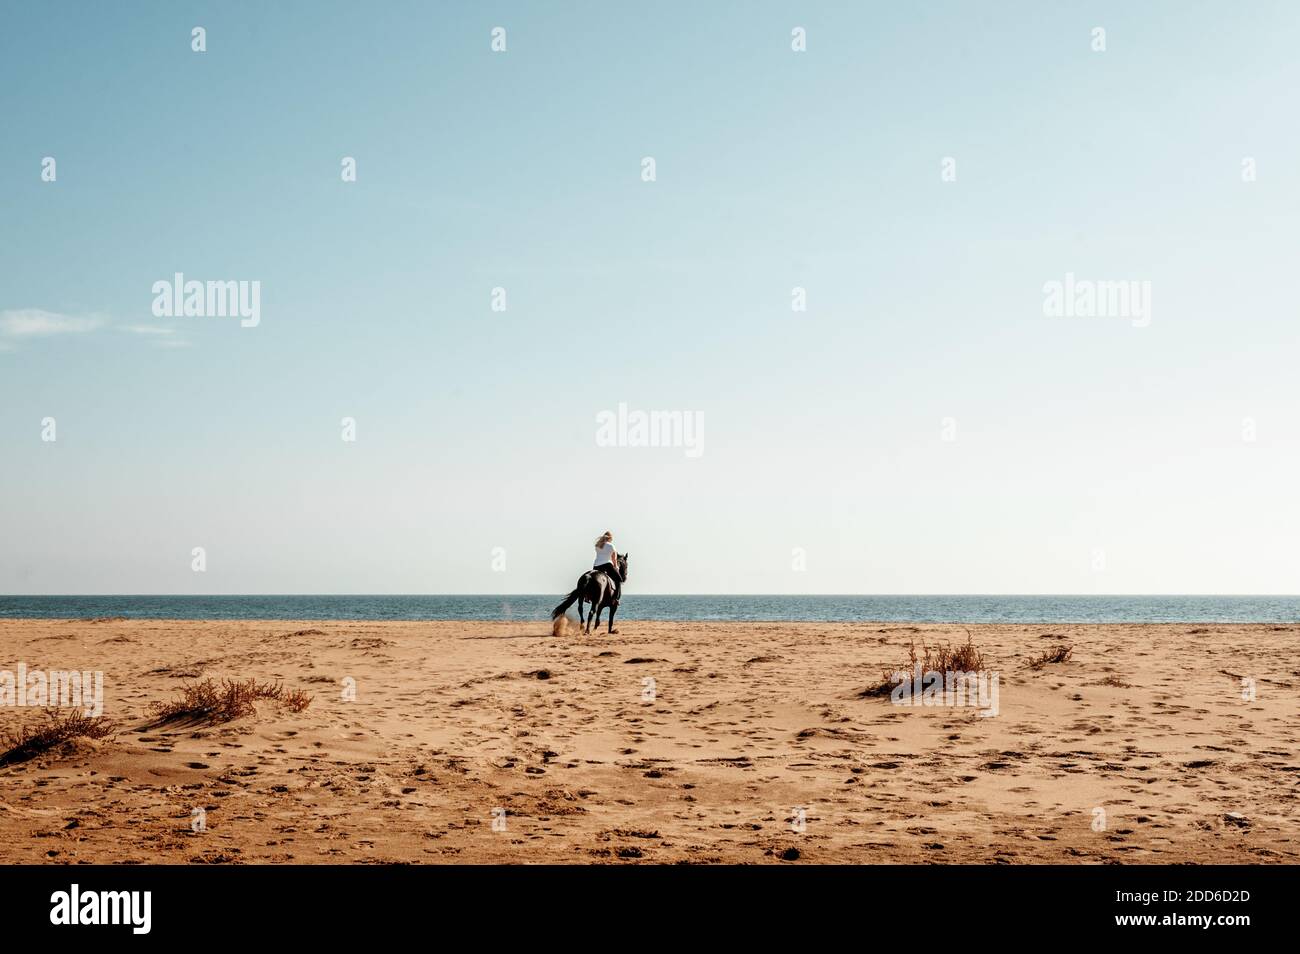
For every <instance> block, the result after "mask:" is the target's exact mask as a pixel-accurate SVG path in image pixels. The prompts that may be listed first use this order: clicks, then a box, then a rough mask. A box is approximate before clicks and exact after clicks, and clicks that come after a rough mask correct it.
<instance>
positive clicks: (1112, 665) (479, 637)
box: [0, 620, 1300, 863]
mask: <svg viewBox="0 0 1300 954" xmlns="http://www.w3.org/2000/svg"><path fill="white" fill-rule="evenodd" d="M620 623H621V628H622V630H623V633H622V635H620V636H615V637H607V636H600V637H595V636H593V637H587V638H584V637H580V636H555V635H553V634H552V632H551V629H550V626H549V624H545V623H532V624H513V623H466V622H432V623H430V622H419V623H413V622H400V623H386V622H361V623H354V622H329V621H325V622H312V621H303V622H283V621H278V622H247V621H225V622H176V621H124V620H115V621H100V622H90V621H59V620H36V621H17V620H4V621H0V650H2V651H0V669H9V670H14V669H15V668H16V666H17V664H18V663H19V662H23V663H25V664H26V665H27V666H28V667H29V668H37V667H45V668H55V669H72V668H76V669H83V670H86V669H91V670H103V672H104V691H105V710H104V713H105V715H106V716H107V717H109V718H111V719H113V720H114V721H115V722H117V723H118V724H119V726H120V731H119V732H118V734H117V735H116V736H115V737H114V738H112V739H108V740H103V741H95V740H78V741H75V742H69V743H65V744H63V745H62V746H59V747H57V748H55V749H54V750H52V751H50V752H48V753H46V754H44V755H42V756H39V757H37V758H35V759H33V760H30V761H27V762H23V763H20V764H17V765H11V766H7V767H4V768H0V861H3V862H5V863H18V862H53V863H75V862H144V863H149V862H168V863H176V862H210V863H239V862H245V863H253V862H257V863H266V862H272V863H273V862H296V863H312V862H326V863H338V862H349V863H351V862H395V861H400V862H437V863H449V862H570V863H571V862H618V863H623V862H628V861H642V862H682V861H686V862H719V861H721V862H749V863H791V862H794V863H805V862H829V863H839V862H877V863H889V862H899V863H936V862H943V863H953V862H959V863H989V862H996V863H1025V862H1116V861H1118V862H1147V863H1150V862H1189V861H1190V862H1229V863H1242V862H1246V863H1250V862H1296V861H1298V860H1300V822H1298V821H1297V815H1298V812H1297V807H1298V806H1297V796H1298V795H1300V745H1298V743H1300V716H1298V713H1300V705H1298V703H1300V690H1298V687H1300V660H1298V659H1297V654H1296V651H1295V650H1296V647H1297V635H1298V634H1300V627H1297V626H1286V627H1277V626H1268V625H1239V626H1220V625H1213V624H1201V625H1177V626H1175V625H1158V626H1157V625H1105V626H1062V625H1043V626H971V627H969V629H970V631H971V633H972V634H973V638H974V641H975V643H976V644H977V645H979V646H980V647H981V648H982V649H984V651H985V652H986V654H987V655H988V657H989V663H990V665H991V666H992V667H993V668H994V669H996V670H997V671H998V672H999V674H1000V699H999V714H998V715H997V716H995V717H991V718H983V717H980V716H979V715H978V714H977V712H976V711H975V710H973V709H970V708H952V707H933V708H912V707H902V706H896V705H893V704H891V702H890V700H889V699H888V698H879V697H875V698H862V697H861V696H860V692H861V690H862V689H864V688H865V687H867V686H869V685H872V684H873V683H877V682H879V681H880V676H881V671H882V670H883V669H884V668H886V667H893V665H894V664H896V663H897V662H899V661H900V660H901V659H903V658H905V656H906V651H907V646H908V643H909V641H911V640H913V639H917V640H921V639H924V640H926V641H927V642H930V643H934V642H942V641H945V640H946V641H952V642H961V641H964V640H965V631H964V630H963V629H962V628H961V627H954V626H941V625H940V626H905V625H893V624H867V625H846V624H818V623H803V624H787V623H771V624H766V623H749V624H705V623H700V624H685V623H646V622H638V621H634V620H626V621H623V620H620ZM1061 643H1067V644H1072V645H1073V646H1074V653H1073V656H1072V658H1071V659H1070V660H1069V661H1068V662H1064V663H1051V664H1047V665H1045V666H1043V667H1042V668H1041V669H1038V670H1034V669H1031V668H1030V667H1029V665H1028V663H1029V661H1030V660H1031V659H1033V658H1034V657H1036V656H1038V655H1040V654H1041V653H1042V652H1043V650H1044V648H1046V647H1048V646H1054V645H1058V644H1061ZM205 677H213V678H221V677H230V678H249V677H256V678H258V679H262V680H281V681H283V683H284V684H285V686H286V687H287V688H302V689H306V690H308V691H309V692H311V693H312V694H313V696H314V699H313V701H312V703H311V705H310V707H309V708H307V709H306V710H305V711H303V712H298V713H294V712H290V711H288V710H287V709H286V708H284V707H281V706H278V705H276V704H274V703H269V702H268V703H262V704H260V705H259V708H258V711H257V713H256V714H255V715H251V716H247V717H245V718H242V719H239V720H237V721H234V722H230V723H226V724H223V725H213V726H206V725H197V726H196V725H164V726H152V727H150V723H151V721H153V720H151V718H150V714H149V704H150V703H153V702H159V701H165V700H169V699H172V698H174V697H175V696H176V695H177V692H178V689H179V688H180V687H181V686H182V685H184V684H185V683H187V682H191V681H193V680H195V679H199V678H205ZM1243 677H1249V678H1252V679H1254V680H1255V687H1256V697H1255V699H1254V700H1253V701H1250V700H1247V699H1243V694H1242V686H1243V683H1242V678H1243ZM345 680H355V689H356V697H355V701H347V700H345V699H344V698H343V688H344V687H345V685H350V683H345ZM651 680H652V681H651ZM651 689H652V690H653V692H651ZM36 714H37V713H36V712H35V711H34V710H31V709H16V708H0V729H12V728H14V727H15V726H16V725H17V724H18V723H19V722H21V721H23V720H25V719H26V720H31V719H33V718H34V717H35V715H36ZM196 809H202V811H203V815H204V818H205V822H206V830H204V831H198V832H196V831H194V830H192V827H191V822H192V819H193V818H194V817H195V810H196ZM800 809H802V811H803V814H802V818H803V821H804V825H803V830H802V831H796V830H792V828H794V827H798V819H799V818H800V814H799V810H800ZM1098 809H1100V810H1102V812H1104V819H1103V816H1101V815H1099V814H1098V812H1097V810H1098ZM502 812H504V814H502ZM494 817H495V818H498V819H500V818H504V830H503V831H502V830H496V829H497V828H500V827H501V826H500V822H499V821H498V824H497V826H496V827H495V828H494V825H493V820H494ZM1102 821H1104V824H1102V823H1101V822H1102Z"/></svg>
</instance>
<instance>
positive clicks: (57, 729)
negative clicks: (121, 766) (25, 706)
mask: <svg viewBox="0 0 1300 954" xmlns="http://www.w3.org/2000/svg"><path fill="white" fill-rule="evenodd" d="M114 731H115V726H114V725H113V724H112V723H111V722H109V721H108V720H107V719H105V718H104V717H103V716H87V715H84V714H82V713H80V712H74V713H71V714H69V715H66V716H60V715H59V713H58V710H56V709H47V710H46V711H45V724H44V725H41V726H39V727H36V728H32V727H31V726H26V725H24V726H22V727H21V728H20V729H19V730H18V731H17V732H6V733H5V734H4V736H3V737H0V745H3V747H4V751H3V752H0V765H13V764H14V763H16V762H25V761H27V760H28V759H31V758H35V757H36V756H38V755H40V754H41V753H42V752H47V751H49V750H50V749H52V748H54V747H55V746H56V745H59V744H61V743H63V742H67V741H69V740H70V739H102V738H104V737H106V736H109V735H112V734H113V732H114Z"/></svg>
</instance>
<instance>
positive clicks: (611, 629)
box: [609, 603, 618, 636]
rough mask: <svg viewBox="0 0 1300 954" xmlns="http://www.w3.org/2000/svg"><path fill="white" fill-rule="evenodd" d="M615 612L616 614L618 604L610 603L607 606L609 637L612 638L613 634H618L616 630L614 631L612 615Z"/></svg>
mask: <svg viewBox="0 0 1300 954" xmlns="http://www.w3.org/2000/svg"><path fill="white" fill-rule="evenodd" d="M617 612H618V604H617V603H610V604H609V635H610V636H613V635H614V634H615V633H617V632H618V631H617V630H616V629H614V614H615V613H617Z"/></svg>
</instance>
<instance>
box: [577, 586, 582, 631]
mask: <svg viewBox="0 0 1300 954" xmlns="http://www.w3.org/2000/svg"><path fill="white" fill-rule="evenodd" d="M578 625H579V626H581V625H582V594H581V593H579V594H578Z"/></svg>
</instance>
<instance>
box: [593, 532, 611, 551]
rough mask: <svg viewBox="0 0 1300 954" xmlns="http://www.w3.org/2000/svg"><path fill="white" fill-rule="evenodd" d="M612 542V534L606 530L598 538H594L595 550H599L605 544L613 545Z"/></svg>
mask: <svg viewBox="0 0 1300 954" xmlns="http://www.w3.org/2000/svg"><path fill="white" fill-rule="evenodd" d="M613 542H614V534H612V533H610V532H609V531H608V530H606V531H605V532H604V533H602V534H601V535H600V536H598V537H597V538H596V549H597V550H599V549H600V548H601V547H603V546H604V545H605V544H607V543H613Z"/></svg>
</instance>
